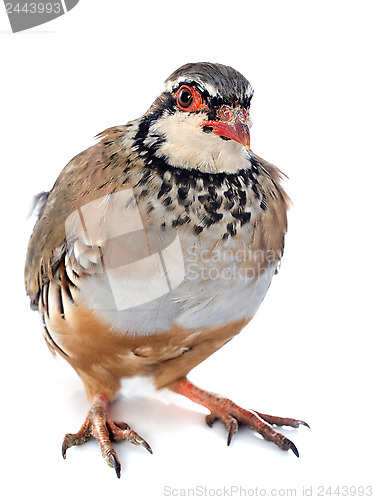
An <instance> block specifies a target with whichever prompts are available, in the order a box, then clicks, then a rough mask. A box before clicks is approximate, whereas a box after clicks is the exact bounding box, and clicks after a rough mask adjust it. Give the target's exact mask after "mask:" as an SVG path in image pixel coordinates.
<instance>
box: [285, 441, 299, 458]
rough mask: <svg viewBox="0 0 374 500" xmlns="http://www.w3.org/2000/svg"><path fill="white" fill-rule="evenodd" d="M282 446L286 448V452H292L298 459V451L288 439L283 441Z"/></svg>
mask: <svg viewBox="0 0 374 500" xmlns="http://www.w3.org/2000/svg"><path fill="white" fill-rule="evenodd" d="M284 444H285V445H286V446H287V447H288V448H287V449H288V450H292V451H293V452H294V453H295V455H296V456H297V458H299V456H300V455H299V452H298V449H297V448H296V446H295V445H294V443H293V442H292V441H291V440H290V439H287V438H286V439H285V440H284Z"/></svg>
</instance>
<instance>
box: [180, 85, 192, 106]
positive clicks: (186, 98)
mask: <svg viewBox="0 0 374 500" xmlns="http://www.w3.org/2000/svg"><path fill="white" fill-rule="evenodd" d="M192 103H193V95H192V92H191V90H190V89H189V88H188V87H181V89H180V90H179V92H178V104H179V106H180V107H182V108H184V109H186V108H189V107H190V106H191V105H192Z"/></svg>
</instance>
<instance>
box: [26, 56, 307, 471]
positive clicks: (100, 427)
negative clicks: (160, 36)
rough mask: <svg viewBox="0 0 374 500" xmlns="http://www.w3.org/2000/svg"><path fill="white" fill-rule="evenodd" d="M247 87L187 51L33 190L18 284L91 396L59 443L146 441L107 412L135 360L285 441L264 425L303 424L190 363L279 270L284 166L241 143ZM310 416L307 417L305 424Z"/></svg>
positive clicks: (235, 329) (114, 463)
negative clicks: (50, 180) (122, 117)
mask: <svg viewBox="0 0 374 500" xmlns="http://www.w3.org/2000/svg"><path fill="white" fill-rule="evenodd" d="M252 97H253V88H252V86H251V84H250V83H249V81H248V80H247V79H246V78H245V77H244V76H243V75H242V74H241V73H240V72H238V71H237V70H235V69H233V68H232V67H230V66H226V65H223V64H219V63H208V62H198V63H188V64H185V65H183V66H181V67H180V68H179V69H177V70H176V71H174V72H173V73H172V74H171V75H170V76H169V77H168V78H167V79H166V80H165V82H164V86H163V88H162V91H161V92H160V94H159V95H158V96H157V97H156V99H155V101H154V102H153V103H152V105H151V106H150V108H149V109H148V111H146V112H145V113H144V115H142V116H141V117H140V118H138V119H135V120H133V121H129V122H128V123H127V124H126V125H120V126H114V127H111V128H108V129H106V130H105V131H103V132H102V133H101V134H99V135H98V136H96V140H97V142H96V143H95V144H94V145H93V146H91V147H89V148H88V149H87V150H85V151H83V152H82V153H80V154H78V155H77V156H75V157H74V158H73V159H72V160H71V161H70V162H69V163H68V164H67V165H66V167H65V168H64V169H63V170H62V171H61V173H60V175H59V176H58V178H57V180H56V182H55V184H54V186H53V187H52V189H51V190H50V191H48V192H43V193H41V194H40V195H37V197H36V202H37V205H38V209H37V220H36V223H35V226H34V229H33V232H32V235H31V237H30V241H29V245H28V250H27V256H26V264H25V285H26V292H27V294H28V296H29V297H30V304H31V308H32V309H34V310H37V311H38V312H39V315H40V318H41V323H42V329H43V334H44V337H45V340H46V342H47V345H48V347H49V349H50V350H51V352H52V353H53V354H54V355H56V354H59V355H60V356H62V357H63V358H64V359H65V360H66V361H67V362H68V363H69V364H70V365H71V366H72V367H73V368H74V369H75V371H76V372H77V374H78V376H79V377H80V378H81V380H82V382H83V385H84V388H85V393H86V395H87V398H88V401H89V402H90V404H91V407H90V411H89V413H88V415H87V417H86V419H85V420H84V423H83V425H82V426H81V428H80V429H79V430H78V432H76V433H74V434H71V433H69V434H66V436H65V438H64V440H63V444H62V455H63V457H64V458H66V452H67V449H68V448H70V447H72V446H75V445H80V444H82V443H84V442H86V441H88V440H89V439H92V438H93V439H96V441H97V442H98V444H99V446H100V450H101V453H102V455H103V457H104V458H105V460H106V462H107V464H108V465H109V466H110V467H113V468H114V469H115V472H116V474H117V476H118V477H120V475H121V463H120V461H119V459H118V456H117V454H116V452H115V450H114V448H113V445H112V442H113V441H115V442H119V441H129V442H130V443H133V444H135V445H141V446H143V447H144V448H145V449H146V450H147V451H149V452H150V453H152V449H151V447H150V445H149V444H148V443H147V441H146V440H145V439H144V438H143V437H141V436H140V435H139V434H138V433H137V432H135V431H134V430H133V429H132V428H131V427H130V426H129V425H128V424H127V423H126V422H119V421H114V420H113V419H111V417H110V412H109V409H110V404H111V402H112V401H113V400H114V399H115V397H116V395H117V393H118V391H119V390H120V383H121V380H122V379H124V380H126V379H129V378H132V377H136V376H140V377H147V378H148V379H149V380H151V382H152V384H153V385H154V387H155V389H157V390H159V389H163V388H167V389H170V390H171V391H173V392H175V393H177V394H179V395H183V396H185V397H187V398H188V399H190V400H192V401H193V402H195V403H197V404H200V405H202V406H204V407H205V408H206V409H207V410H208V411H209V414H208V415H207V417H206V422H207V424H208V425H209V426H212V425H213V423H214V422H215V421H216V420H220V421H222V422H223V424H224V426H225V427H226V429H227V433H228V434H227V435H228V437H227V444H228V445H229V444H230V442H231V440H232V438H233V436H234V434H235V433H236V432H237V430H238V427H239V425H240V424H243V425H246V426H248V427H249V428H250V429H252V430H253V431H255V432H257V433H259V434H260V435H262V436H263V438H264V439H265V440H268V441H271V442H273V443H275V444H276V445H277V446H278V447H279V448H281V449H282V450H291V451H293V452H294V454H295V455H296V456H299V453H298V450H297V448H296V446H295V444H294V443H293V442H292V441H291V440H290V439H288V438H287V437H285V436H284V435H283V434H282V433H280V432H279V431H278V430H277V429H276V428H275V426H291V427H294V428H297V427H299V426H300V425H306V426H308V424H307V423H306V422H304V421H302V420H298V419H293V418H282V417H277V416H273V415H268V414H264V413H260V412H258V411H255V410H249V409H245V408H242V407H240V406H238V405H237V404H236V403H234V402H233V401H232V400H230V399H228V398H226V397H223V396H220V395H218V394H216V393H212V392H209V391H206V390H203V389H201V388H200V387H198V386H196V385H194V384H193V383H192V382H191V381H190V380H189V378H188V377H187V376H188V374H189V372H190V371H191V370H192V369H193V368H194V367H195V366H197V365H198V364H200V363H201V362H203V361H204V360H205V359H206V358H208V357H209V356H210V355H212V354H213V353H214V352H216V351H217V350H218V349H220V348H221V347H223V346H224V345H225V344H226V343H227V342H228V341H230V340H231V339H232V338H233V337H234V336H236V335H237V334H238V333H239V332H240V331H241V330H243V329H244V327H245V326H246V325H247V324H248V323H249V322H250V320H251V319H252V318H253V317H254V315H255V313H256V311H257V309H258V308H259V306H260V304H261V302H262V301H263V299H264V296H265V294H266V292H267V290H268V288H269V286H270V283H271V281H272V278H273V276H274V275H275V274H277V273H278V269H279V264H280V260H281V258H282V256H283V251H284V239H285V234H286V232H287V211H288V209H289V206H290V199H289V197H288V196H287V194H286V192H285V190H284V188H283V187H282V180H283V178H284V174H282V172H281V171H280V170H279V169H278V168H277V167H275V166H274V165H273V164H271V163H269V162H267V161H265V160H264V159H262V158H261V157H259V156H257V155H256V154H255V153H254V152H253V151H252V149H251V147H250V128H251V126H252V117H251V114H250V105H251V101H252ZM308 427H309V426H308Z"/></svg>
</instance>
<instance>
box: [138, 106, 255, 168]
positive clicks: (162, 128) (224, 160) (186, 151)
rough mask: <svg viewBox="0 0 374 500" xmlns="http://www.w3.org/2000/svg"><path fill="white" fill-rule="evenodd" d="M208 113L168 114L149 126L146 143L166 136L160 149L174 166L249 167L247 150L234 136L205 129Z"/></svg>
mask: <svg viewBox="0 0 374 500" xmlns="http://www.w3.org/2000/svg"><path fill="white" fill-rule="evenodd" d="M207 119H208V116H207V115H206V114H202V113H199V114H190V113H183V112H176V113H174V114H172V115H165V116H163V117H162V118H160V119H159V120H158V121H157V122H155V123H154V124H153V125H152V126H151V127H150V129H149V132H150V133H149V138H148V139H146V140H145V145H148V146H150V145H151V144H152V142H154V141H155V140H156V139H157V137H163V138H165V139H166V140H165V142H163V143H162V144H161V145H160V146H159V147H158V150H157V153H156V154H157V155H158V156H165V157H166V158H167V160H168V163H169V164H170V165H172V166H175V167H181V168H188V169H195V168H197V169H199V170H201V171H203V172H236V171H238V170H240V169H243V168H247V167H248V152H247V151H246V150H245V148H244V147H243V146H242V145H241V144H239V143H237V142H235V141H232V140H229V141H224V140H223V139H221V138H220V137H219V136H218V135H216V134H214V133H206V132H203V130H202V128H201V125H202V123H203V122H204V121H206V120H207Z"/></svg>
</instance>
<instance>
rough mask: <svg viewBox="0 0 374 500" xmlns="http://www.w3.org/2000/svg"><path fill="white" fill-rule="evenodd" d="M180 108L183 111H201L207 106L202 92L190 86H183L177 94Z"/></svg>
mask: <svg viewBox="0 0 374 500" xmlns="http://www.w3.org/2000/svg"><path fill="white" fill-rule="evenodd" d="M175 98H176V101H177V105H178V108H179V109H181V110H182V111H189V112H190V111H199V110H200V109H204V108H205V107H206V106H205V104H204V103H203V99H202V97H201V94H200V92H198V91H197V90H196V89H194V88H193V87H190V86H188V85H182V86H181V87H180V89H178V91H177V93H176V94H175Z"/></svg>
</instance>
